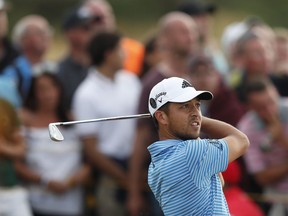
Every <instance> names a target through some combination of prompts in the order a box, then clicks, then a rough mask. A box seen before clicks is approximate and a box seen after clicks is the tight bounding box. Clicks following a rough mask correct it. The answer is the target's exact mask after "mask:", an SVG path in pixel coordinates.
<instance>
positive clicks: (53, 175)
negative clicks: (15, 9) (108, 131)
mask: <svg viewBox="0 0 288 216" xmlns="http://www.w3.org/2000/svg"><path fill="white" fill-rule="evenodd" d="M63 102H64V98H63V91H62V88H61V84H60V82H59V81H58V79H57V78H56V76H55V75H54V74H52V73H42V74H40V75H38V76H36V77H34V78H33V79H32V85H31V89H30V91H29V93H28V97H27V100H26V101H25V103H24V107H23V109H22V110H21V112H20V116H21V119H22V122H23V126H24V133H25V137H26V142H27V146H28V149H27V154H26V157H25V161H22V162H21V163H20V162H19V163H18V170H19V172H20V174H21V176H22V177H23V179H25V180H26V181H27V186H28V189H29V197H30V202H31V207H32V209H33V213H34V215H35V216H48V215H49V216H53V215H57V216H59V215H61V216H62V215H63V216H66V215H67V216H68V215H69V216H79V215H81V214H82V213H83V190H82V187H81V186H82V185H83V183H85V180H86V179H87V177H88V175H89V167H88V166H87V165H85V164H84V163H83V158H82V148H81V144H80V142H79V140H78V138H77V136H76V133H75V130H74V128H73V127H69V128H68V127H66V128H64V127H63V128H60V130H61V132H62V133H63V135H64V137H65V140H64V141H63V142H61V143H55V142H53V141H52V140H50V138H49V134H48V124H49V123H51V122H58V121H68V120H70V119H71V118H70V117H69V115H68V113H67V112H66V111H65V110H64V108H63Z"/></svg>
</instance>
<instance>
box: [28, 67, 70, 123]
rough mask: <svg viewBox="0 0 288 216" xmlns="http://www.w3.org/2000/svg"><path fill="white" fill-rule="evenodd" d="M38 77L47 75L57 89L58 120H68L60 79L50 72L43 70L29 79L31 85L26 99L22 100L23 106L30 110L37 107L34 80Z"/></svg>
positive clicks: (34, 109)
mask: <svg viewBox="0 0 288 216" xmlns="http://www.w3.org/2000/svg"><path fill="white" fill-rule="evenodd" d="M40 77H47V78H49V79H50V80H51V81H52V82H53V83H54V84H55V86H56V87H57V88H58V89H59V92H60V97H59V102H58V106H57V108H56V112H57V117H58V118H59V120H60V121H69V120H70V119H69V117H68V111H67V108H66V106H65V95H64V88H63V85H62V83H61V81H60V80H59V79H58V77H57V76H56V75H55V74H54V73H51V72H48V71H47V72H44V73H42V74H40V75H38V76H34V77H33V78H32V80H31V86H30V89H29V92H28V95H27V97H26V99H25V100H24V105H23V106H24V108H26V109H28V110H30V111H36V110H37V109H38V101H37V99H36V82H37V80H38V79H39V78H40Z"/></svg>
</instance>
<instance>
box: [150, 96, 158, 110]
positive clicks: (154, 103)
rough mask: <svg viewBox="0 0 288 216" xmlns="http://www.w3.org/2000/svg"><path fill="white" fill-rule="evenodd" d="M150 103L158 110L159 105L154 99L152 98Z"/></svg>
mask: <svg viewBox="0 0 288 216" xmlns="http://www.w3.org/2000/svg"><path fill="white" fill-rule="evenodd" d="M149 103H150V106H151V107H152V108H153V109H156V108H157V103H156V101H155V100H154V98H150V100H149Z"/></svg>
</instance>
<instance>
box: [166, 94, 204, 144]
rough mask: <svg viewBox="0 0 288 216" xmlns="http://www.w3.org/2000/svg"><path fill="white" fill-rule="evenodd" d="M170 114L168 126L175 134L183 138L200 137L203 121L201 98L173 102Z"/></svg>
mask: <svg viewBox="0 0 288 216" xmlns="http://www.w3.org/2000/svg"><path fill="white" fill-rule="evenodd" d="M168 116H169V125H168V127H169V130H170V132H171V133H172V134H173V135H174V136H176V137H177V138H179V139H182V140H187V139H196V138H198V137H199V134H200V128H201V121H202V114H201V110H200V100H199V99H193V100H191V101H188V102H185V103H171V104H170V107H169V115H168Z"/></svg>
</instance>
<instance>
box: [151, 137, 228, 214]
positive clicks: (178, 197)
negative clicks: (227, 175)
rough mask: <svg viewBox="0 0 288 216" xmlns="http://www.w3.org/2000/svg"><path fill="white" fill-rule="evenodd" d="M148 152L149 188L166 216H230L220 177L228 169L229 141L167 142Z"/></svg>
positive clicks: (158, 143)
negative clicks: (149, 156) (219, 174)
mask: <svg viewBox="0 0 288 216" xmlns="http://www.w3.org/2000/svg"><path fill="white" fill-rule="evenodd" d="M148 150H149V152H150V155H151V163H150V165H149V171H148V184H149V186H150V188H151V190H152V192H153V194H154V196H155V197H156V199H157V200H158V202H159V204H160V206H161V208H162V210H163V212H164V214H165V215H166V216H190V215H196V216H198V215H213V216H215V215H230V214H229V210H228V205H227V202H226V199H225V196H224V194H223V190H222V185H221V181H220V179H219V176H218V173H219V172H222V171H224V170H225V169H226V168H227V166H228V145H227V143H226V141H224V140H223V139H219V140H212V139H196V140H186V141H182V140H164V141H158V142H155V143H153V144H151V145H150V146H149V147H148Z"/></svg>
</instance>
